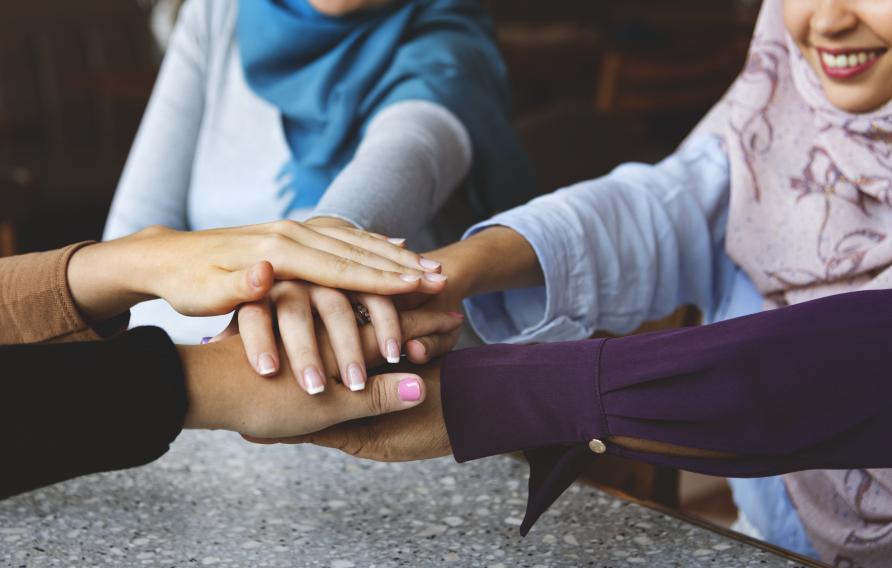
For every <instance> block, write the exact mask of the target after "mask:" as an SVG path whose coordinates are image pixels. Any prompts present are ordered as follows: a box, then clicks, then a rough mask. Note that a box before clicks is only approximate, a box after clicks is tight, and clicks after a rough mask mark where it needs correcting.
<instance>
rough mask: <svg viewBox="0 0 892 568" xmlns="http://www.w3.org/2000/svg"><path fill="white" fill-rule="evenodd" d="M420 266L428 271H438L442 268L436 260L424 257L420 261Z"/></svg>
mask: <svg viewBox="0 0 892 568" xmlns="http://www.w3.org/2000/svg"><path fill="white" fill-rule="evenodd" d="M418 264H420V265H421V268H424V269H426V270H436V269H438V268H440V266H442V265H441V264H440V263H439V262H437V261H436V260H431V259H429V258H424V257H423V256H422V257H421V259H419V261H418Z"/></svg>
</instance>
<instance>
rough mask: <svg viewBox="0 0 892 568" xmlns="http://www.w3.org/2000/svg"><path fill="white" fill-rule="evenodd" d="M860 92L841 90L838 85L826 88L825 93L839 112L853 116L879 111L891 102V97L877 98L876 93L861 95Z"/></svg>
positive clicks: (826, 86)
mask: <svg viewBox="0 0 892 568" xmlns="http://www.w3.org/2000/svg"><path fill="white" fill-rule="evenodd" d="M858 90H860V89H858ZM858 90H854V89H841V88H839V87H838V86H836V85H825V86H824V92H825V93H826V94H827V100H829V101H830V104H832V105H833V106H835V107H836V108H838V109H839V110H842V111H845V112H850V113H853V114H862V113H868V112H871V111H874V110H877V109H878V108H880V107H882V106H883V105H885V104H886V103H887V102H888V101H889V97H877V96H876V94H874V93H863V92H860V93H859V92H857V91H858ZM853 91H855V92H853Z"/></svg>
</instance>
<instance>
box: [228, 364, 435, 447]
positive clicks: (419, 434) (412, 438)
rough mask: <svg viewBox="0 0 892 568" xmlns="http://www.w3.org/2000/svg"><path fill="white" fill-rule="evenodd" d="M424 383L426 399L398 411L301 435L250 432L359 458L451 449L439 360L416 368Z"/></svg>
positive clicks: (264, 439) (262, 439)
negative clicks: (441, 389)
mask: <svg viewBox="0 0 892 568" xmlns="http://www.w3.org/2000/svg"><path fill="white" fill-rule="evenodd" d="M416 371H417V375H418V376H420V377H422V378H423V380H424V383H425V390H426V392H427V396H426V397H425V399H424V402H422V403H421V404H419V405H418V406H416V407H415V408H412V409H411V410H408V411H406V412H400V413H398V414H393V415H388V416H380V417H377V418H371V419H368V420H360V421H354V422H348V423H342V424H336V425H334V426H331V427H329V428H327V429H325V430H320V431H317V432H314V433H312V434H305V435H301V436H292V437H287V438H283V437H279V438H273V437H270V436H256V435H247V436H245V439H246V440H248V441H250V442H255V443H258V444H316V445H318V446H325V447H328V448H335V449H338V450H341V451H342V452H346V453H348V454H351V455H353V456H356V457H359V458H365V459H370V460H377V461H411V460H422V459H430V458H436V457H442V456H446V455H449V454H451V453H452V446H451V445H450V444H449V435H448V434H447V432H446V423H445V422H444V420H443V407H442V403H441V400H440V364H439V362H436V363H432V364H430V365H427V366H425V367H422V368H420V369H416Z"/></svg>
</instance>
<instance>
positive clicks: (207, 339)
mask: <svg viewBox="0 0 892 568" xmlns="http://www.w3.org/2000/svg"><path fill="white" fill-rule="evenodd" d="M210 342H211V337H210V336H208V337H202V338H201V344H202V345H207V344H208V343H210Z"/></svg>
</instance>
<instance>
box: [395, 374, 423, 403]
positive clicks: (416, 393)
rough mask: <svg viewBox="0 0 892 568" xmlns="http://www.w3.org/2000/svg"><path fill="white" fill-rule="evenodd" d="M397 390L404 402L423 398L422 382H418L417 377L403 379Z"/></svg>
mask: <svg viewBox="0 0 892 568" xmlns="http://www.w3.org/2000/svg"><path fill="white" fill-rule="evenodd" d="M396 391H397V393H398V394H399V397H400V400H401V401H403V402H418V401H419V400H421V383H419V382H418V379H417V378H416V377H409V378H407V379H403V380H401V381H400V383H399V385H398V386H397V389H396Z"/></svg>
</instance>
